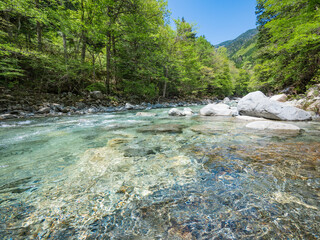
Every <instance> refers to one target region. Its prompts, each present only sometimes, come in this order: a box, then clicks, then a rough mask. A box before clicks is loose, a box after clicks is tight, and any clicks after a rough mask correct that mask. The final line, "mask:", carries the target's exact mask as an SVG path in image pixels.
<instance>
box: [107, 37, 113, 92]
mask: <svg viewBox="0 0 320 240" xmlns="http://www.w3.org/2000/svg"><path fill="white" fill-rule="evenodd" d="M111 42H112V39H111V32H110V31H107V45H106V54H107V56H106V57H107V65H106V68H107V69H106V72H107V73H106V89H107V93H108V94H110V78H111V44H112V43H111Z"/></svg>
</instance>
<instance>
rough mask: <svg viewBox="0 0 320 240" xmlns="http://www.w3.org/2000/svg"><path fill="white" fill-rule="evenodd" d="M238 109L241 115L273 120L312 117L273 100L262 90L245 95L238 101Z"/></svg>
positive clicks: (296, 119) (306, 118)
mask: <svg viewBox="0 0 320 240" xmlns="http://www.w3.org/2000/svg"><path fill="white" fill-rule="evenodd" d="M238 111H239V114H240V115H247V116H252V117H263V118H267V119H273V120H284V121H306V120H311V119H312V117H311V114H310V113H308V112H306V111H304V110H301V109H298V108H296V107H293V106H289V105H287V104H285V103H281V102H276V101H272V100H270V99H269V98H268V97H266V96H265V95H264V94H263V93H262V92H260V91H257V92H252V93H249V94H248V95H246V96H244V97H243V98H242V99H241V100H240V101H239V103H238Z"/></svg>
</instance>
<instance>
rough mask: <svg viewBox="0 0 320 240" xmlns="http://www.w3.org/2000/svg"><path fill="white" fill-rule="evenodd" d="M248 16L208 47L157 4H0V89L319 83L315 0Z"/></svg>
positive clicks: (160, 89) (203, 92) (158, 0)
mask: <svg viewBox="0 0 320 240" xmlns="http://www.w3.org/2000/svg"><path fill="white" fill-rule="evenodd" d="M256 13H257V23H258V34H257V30H255V29H252V30H249V31H247V32H246V33H244V34H242V35H241V36H239V38H237V39H236V40H235V41H227V42H224V43H222V44H220V45H219V46H224V47H219V46H217V47H216V48H215V47H214V46H212V44H211V43H209V42H208V41H207V40H206V38H205V36H198V35H197V33H196V31H195V26H194V25H192V24H190V23H188V22H187V21H185V19H183V18H182V19H176V20H173V21H174V23H175V27H174V28H172V27H171V25H170V24H169V23H170V21H172V20H170V13H169V10H168V8H167V2H166V1H165V0H118V1H115V0H99V1H94V0H60V1H57V0H46V1H42V0H12V1H1V2H0V50H1V51H0V58H1V62H0V87H2V88H6V89H12V90H19V89H20V90H24V91H25V90H29V91H35V92H39V93H41V92H50V93H57V94H60V93H63V92H72V93H76V94H81V93H82V92H83V91H94V90H99V91H102V92H104V93H107V94H108V95H110V96H118V97H121V98H127V97H131V98H132V97H135V98H136V99H139V100H144V99H147V100H155V99H159V98H161V97H163V98H172V97H187V96H191V95H192V96H196V97H200V98H201V97H207V96H214V97H224V96H231V95H237V96H241V95H243V94H245V93H247V92H248V91H250V90H256V89H260V90H263V91H265V92H266V91H268V92H273V91H279V90H281V89H284V88H286V87H292V88H294V89H295V92H303V91H305V89H306V88H307V87H308V86H309V85H311V84H313V83H317V82H319V75H320V71H319V65H320V62H319V61H320V60H319V58H320V57H319V52H320V28H319V22H320V14H319V2H318V1H316V0H312V1H308V0H295V1H294V0H288V1H285V2H283V1H281V2H280V1H275V0H258V1H257V12H256ZM218 47H219V48H218ZM225 47H226V48H227V49H226V48H225Z"/></svg>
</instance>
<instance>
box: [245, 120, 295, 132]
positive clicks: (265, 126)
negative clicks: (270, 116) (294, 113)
mask: <svg viewBox="0 0 320 240" xmlns="http://www.w3.org/2000/svg"><path fill="white" fill-rule="evenodd" d="M246 127H247V128H252V129H257V130H278V131H293V132H299V131H300V128H299V127H297V126H296V125H293V124H287V123H281V122H273V121H257V122H252V123H248V124H247V125H246Z"/></svg>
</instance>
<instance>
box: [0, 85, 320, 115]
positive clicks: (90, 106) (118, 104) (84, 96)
mask: <svg viewBox="0 0 320 240" xmlns="http://www.w3.org/2000/svg"><path fill="white" fill-rule="evenodd" d="M270 99H271V100H273V101H278V102H284V103H285V104H286V105H288V106H294V107H296V108H299V109H303V110H306V111H308V112H310V114H311V115H312V117H313V119H319V114H320V84H318V85H314V86H312V87H311V88H309V90H308V91H307V92H306V93H305V94H303V95H286V94H284V93H282V94H279V95H275V96H272V97H271V98H270ZM239 100H240V98H237V99H231V100H230V99H229V98H225V99H224V100H223V101H221V100H218V99H215V98H211V99H196V98H193V99H190V98H189V99H178V98H175V99H159V100H158V101H156V102H139V101H138V100H134V99H132V100H130V101H128V100H124V99H120V98H117V97H112V96H108V95H106V94H103V93H101V92H99V91H94V92H83V93H81V94H78V95H76V94H73V93H71V92H69V93H62V94H50V93H35V92H33V91H21V90H20V91H11V90H9V89H1V88H0V120H6V119H14V118H28V117H46V116H63V115H81V114H90V113H104V112H121V111H126V110H150V109H157V108H176V107H190V106H195V105H208V104H211V105H209V106H208V107H207V108H205V109H204V110H203V112H206V113H202V115H212V114H213V115H214V114H215V113H216V112H220V114H221V112H224V115H233V116H235V115H237V112H236V107H237V104H238V102H239ZM212 103H215V104H216V103H223V104H227V105H228V106H229V107H226V105H223V106H222V105H219V106H218V107H219V109H216V108H217V106H216V105H213V104H212ZM224 108H226V109H224ZM187 110H188V109H187ZM190 114H192V113H191V112H190V111H189V110H188V112H183V111H180V110H174V112H172V115H180V116H185V115H190ZM170 115H171V114H170Z"/></svg>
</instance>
